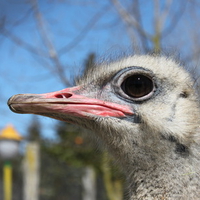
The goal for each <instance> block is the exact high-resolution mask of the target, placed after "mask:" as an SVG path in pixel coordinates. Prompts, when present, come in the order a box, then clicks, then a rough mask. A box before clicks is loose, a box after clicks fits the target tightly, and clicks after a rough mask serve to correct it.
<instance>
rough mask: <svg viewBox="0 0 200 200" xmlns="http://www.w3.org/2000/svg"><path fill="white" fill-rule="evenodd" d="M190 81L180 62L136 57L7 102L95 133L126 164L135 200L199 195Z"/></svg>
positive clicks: (183, 199) (199, 150)
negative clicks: (53, 88)
mask: <svg viewBox="0 0 200 200" xmlns="http://www.w3.org/2000/svg"><path fill="white" fill-rule="evenodd" d="M136 79H137V80H136ZM138 81H139V82H138ZM138 84H139V85H138ZM193 84H194V83H193V80H192V79H191V77H190V75H189V74H188V73H187V72H186V71H185V70H184V69H183V68H181V66H180V63H178V62H175V61H173V60H171V59H170V58H166V57H156V56H149V55H145V56H137V55H135V56H132V57H128V58H124V59H122V60H120V61H117V62H113V63H109V64H102V65H101V66H99V67H96V68H95V69H93V70H90V71H89V72H88V74H87V75H85V76H84V78H82V79H81V80H79V81H78V86H77V87H74V88H71V89H70V88H69V89H64V90H61V91H58V92H53V93H47V94H41V95H33V94H25V95H15V96H14V97H12V98H10V100H9V101H8V105H9V106H10V108H11V110H12V111H14V112H18V113H34V114H39V115H44V116H48V117H52V118H56V119H59V120H64V121H68V122H72V123H74V124H77V125H80V126H83V127H86V128H88V129H91V130H93V131H94V133H95V134H96V137H98V138H99V139H100V140H102V141H103V142H104V143H105V145H106V146H107V148H108V150H109V151H110V153H111V154H112V155H113V156H114V158H115V159H116V160H117V162H118V163H119V164H120V165H121V167H122V168H123V170H124V172H125V174H126V177H127V182H128V185H129V199H130V200H174V199H176V200H198V199H200V144H199V143H200V133H199V119H200V118H199V103H198V98H197V95H196V93H195V90H194V88H193ZM81 99H82V100H81ZM84 101H85V103H84Z"/></svg>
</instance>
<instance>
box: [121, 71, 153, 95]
mask: <svg viewBox="0 0 200 200" xmlns="http://www.w3.org/2000/svg"><path fill="white" fill-rule="evenodd" d="M121 88H122V90H123V91H124V93H126V94H127V95H128V96H130V97H133V98H140V97H144V96H146V95H148V94H149V93H151V92H152V91H153V89H154V85H153V81H152V80H151V79H150V78H149V77H147V76H144V75H140V74H135V75H132V76H130V77H128V78H126V79H125V80H124V82H123V83H122V85H121Z"/></svg>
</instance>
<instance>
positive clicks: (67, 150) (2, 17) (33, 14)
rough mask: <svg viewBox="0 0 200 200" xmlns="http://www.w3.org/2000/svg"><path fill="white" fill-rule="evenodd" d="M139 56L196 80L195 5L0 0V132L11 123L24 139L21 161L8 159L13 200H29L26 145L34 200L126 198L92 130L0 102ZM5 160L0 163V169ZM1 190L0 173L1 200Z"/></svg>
mask: <svg viewBox="0 0 200 200" xmlns="http://www.w3.org/2000/svg"><path fill="white" fill-rule="evenodd" d="M144 53H155V54H164V55H170V56H172V57H174V58H175V59H178V60H180V61H181V62H182V63H183V65H184V66H185V67H186V69H187V70H189V71H190V72H191V73H192V74H193V75H195V79H196V82H195V84H196V83H198V77H199V70H200V68H199V53H200V1H198V0H181V1H175V0H160V1H159V0H149V1H146V0H102V1H95V0H0V74H1V75H0V92H1V95H0V102H1V104H0V113H1V120H0V128H1V129H3V128H4V127H6V126H7V124H12V125H13V126H14V128H15V129H16V130H17V131H18V133H20V134H21V135H22V136H23V138H24V140H23V142H22V145H21V149H20V152H21V153H20V156H18V158H16V159H14V160H13V161H12V163H13V164H12V165H13V200H28V199H26V197H25V196H26V195H24V188H25V184H24V182H25V181H24V180H25V178H24V176H27V175H25V174H27V173H24V171H25V170H26V168H27V167H24V166H26V165H25V164H24V163H25V161H24V160H26V155H27V147H28V146H29V145H31V144H36V146H37V147H38V148H39V151H38V153H37V158H38V160H39V161H38V163H39V164H38V165H39V168H38V170H37V172H36V173H37V176H38V180H37V182H38V186H37V187H36V196H37V197H36V198H35V199H34V200H122V199H123V197H124V196H126V191H125V189H124V179H123V175H122V174H121V173H120V172H119V170H118V169H117V168H116V167H115V165H114V164H113V163H112V159H111V158H110V157H109V156H108V155H107V153H106V152H105V151H104V150H103V148H102V145H101V144H99V143H98V141H94V140H92V139H91V138H90V137H89V135H92V134H93V133H91V132H89V131H87V130H83V129H81V128H79V127H75V126H73V125H70V124H66V123H63V122H58V121H56V120H53V119H48V118H43V117H39V116H33V115H18V114H15V113H12V112H11V111H10V110H9V108H8V107H7V103H6V102H7V100H8V98H9V97H11V96H12V95H14V94H18V93H47V92H52V91H56V90H61V89H63V88H65V87H69V86H72V85H74V79H75V78H76V77H77V76H78V75H79V76H81V74H83V73H84V71H85V70H87V69H88V68H90V67H94V63H99V62H102V61H105V60H106V61H109V60H110V59H111V60H112V59H118V58H120V57H122V56H124V55H130V54H144ZM197 85H198V84H197ZM3 163H4V161H3V160H2V159H1V160H0V170H1V168H3ZM36 185H37V184H36ZM2 188H3V177H2V173H0V199H2V200H3V189H2ZM29 200H31V199H30V198H29Z"/></svg>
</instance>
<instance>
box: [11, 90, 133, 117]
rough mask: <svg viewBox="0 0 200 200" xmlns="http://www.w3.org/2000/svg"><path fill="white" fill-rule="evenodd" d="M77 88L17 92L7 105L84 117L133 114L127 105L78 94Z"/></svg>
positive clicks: (18, 109) (20, 110)
mask: <svg viewBox="0 0 200 200" xmlns="http://www.w3.org/2000/svg"><path fill="white" fill-rule="evenodd" d="M79 89H80V87H72V88H67V89H64V90H61V91H57V92H51V93H46V94H18V95H14V96H12V97H11V98H10V99H9V100H8V106H9V107H10V109H11V110H12V111H13V112H16V113H24V114H25V113H29V114H39V115H40V114H41V115H46V116H49V114H56V115H57V114H59V113H60V114H61V113H62V114H66V115H69V116H77V117H86V118H87V117H88V116H91V115H93V116H103V117H107V116H110V117H125V116H126V115H133V111H132V110H131V108H130V107H128V106H124V105H119V104H116V103H112V102H105V101H102V100H98V99H93V98H88V97H86V96H82V95H79V94H78V90H79ZM56 118H57V117H56Z"/></svg>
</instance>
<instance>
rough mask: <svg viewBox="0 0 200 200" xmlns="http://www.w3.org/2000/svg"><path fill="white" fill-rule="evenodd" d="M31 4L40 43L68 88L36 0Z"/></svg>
mask: <svg viewBox="0 0 200 200" xmlns="http://www.w3.org/2000/svg"><path fill="white" fill-rule="evenodd" d="M30 2H31V4H32V8H33V13H34V16H35V19H36V22H37V25H38V30H39V33H40V36H41V39H42V41H43V42H44V44H45V46H46V48H47V50H48V55H49V58H50V60H51V61H52V63H53V64H54V65H55V69H56V71H57V75H58V76H59V77H60V79H61V81H62V82H63V83H64V84H65V85H66V86H69V85H71V84H70V82H69V81H68V80H67V78H66V77H65V73H64V66H63V65H62V64H61V62H60V60H59V58H58V54H57V51H56V49H55V48H54V45H53V43H52V41H51V39H50V37H49V35H48V31H47V30H46V25H45V22H44V19H43V16H42V14H41V12H40V10H39V7H38V2H37V0H31V1H30Z"/></svg>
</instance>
